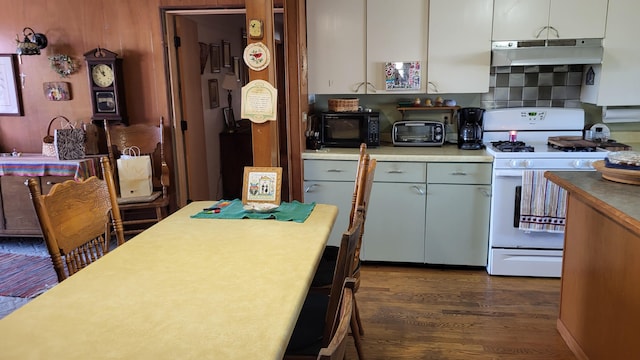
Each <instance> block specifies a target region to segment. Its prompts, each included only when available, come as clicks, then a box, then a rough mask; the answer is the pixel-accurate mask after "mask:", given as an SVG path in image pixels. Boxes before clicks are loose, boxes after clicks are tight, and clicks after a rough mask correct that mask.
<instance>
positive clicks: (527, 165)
mask: <svg viewBox="0 0 640 360" xmlns="http://www.w3.org/2000/svg"><path fill="white" fill-rule="evenodd" d="M532 165H533V162H532V161H531V160H523V161H522V167H525V168H530V167H531V166H532Z"/></svg>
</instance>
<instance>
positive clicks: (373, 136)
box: [320, 111, 380, 148]
mask: <svg viewBox="0 0 640 360" xmlns="http://www.w3.org/2000/svg"><path fill="white" fill-rule="evenodd" d="M320 123H321V128H320V141H321V142H322V145H324V146H328V147H355V148H357V147H360V144H362V143H365V144H367V146H368V147H376V146H379V145H380V113H378V112H372V111H345V112H336V111H328V112H323V113H322V116H321V122H320Z"/></svg>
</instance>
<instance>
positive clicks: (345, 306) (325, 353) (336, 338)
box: [317, 278, 355, 360]
mask: <svg viewBox="0 0 640 360" xmlns="http://www.w3.org/2000/svg"><path fill="white" fill-rule="evenodd" d="M354 286H355V279H353V278H347V279H346V280H345V282H344V286H343V290H342V296H341V298H340V312H339V313H338V324H337V327H336V330H335V333H334V334H333V337H332V338H331V342H330V343H329V345H327V346H326V347H323V348H322V349H320V353H319V354H318V359H317V360H343V359H344V355H345V352H346V350H347V337H348V336H349V328H350V324H351V316H352V314H353V287H354Z"/></svg>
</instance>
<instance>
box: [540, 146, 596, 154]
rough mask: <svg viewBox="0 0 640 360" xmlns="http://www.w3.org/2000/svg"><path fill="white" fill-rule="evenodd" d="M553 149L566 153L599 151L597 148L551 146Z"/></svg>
mask: <svg viewBox="0 0 640 360" xmlns="http://www.w3.org/2000/svg"><path fill="white" fill-rule="evenodd" d="M549 146H551V147H552V148H554V149H556V150H560V151H564V152H594V151H598V149H597V148H596V147H595V146H559V145H554V144H549Z"/></svg>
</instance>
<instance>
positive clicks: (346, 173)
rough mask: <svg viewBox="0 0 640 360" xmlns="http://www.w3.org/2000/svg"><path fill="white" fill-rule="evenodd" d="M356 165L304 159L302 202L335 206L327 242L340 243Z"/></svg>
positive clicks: (349, 204)
mask: <svg viewBox="0 0 640 360" xmlns="http://www.w3.org/2000/svg"><path fill="white" fill-rule="evenodd" d="M357 164H358V162H357V161H339V160H304V201H305V202H307V203H310V202H315V203H319V204H332V205H336V206H337V207H338V217H337V219H336V223H335V225H334V226H333V230H332V231H331V237H330V238H329V242H328V244H329V245H335V246H338V245H340V238H341V236H342V233H343V232H344V231H345V230H347V226H348V225H349V212H350V211H351V199H352V195H353V188H354V183H355V179H356V167H357Z"/></svg>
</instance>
